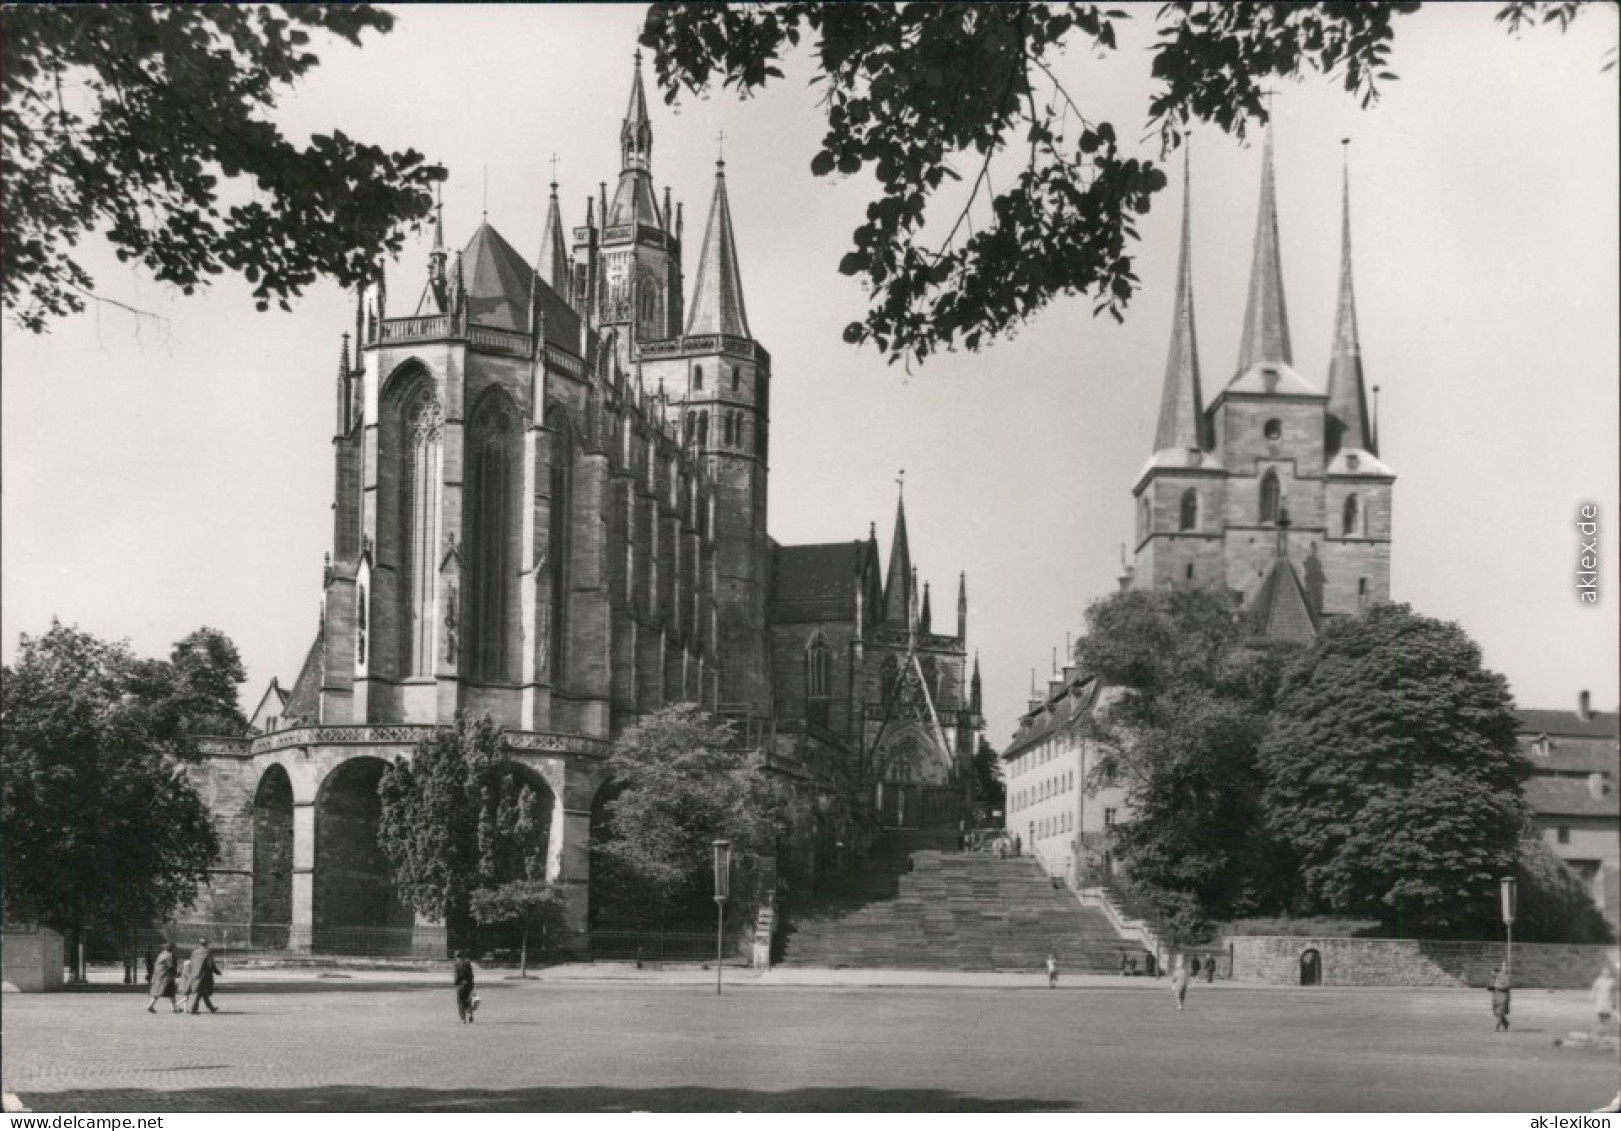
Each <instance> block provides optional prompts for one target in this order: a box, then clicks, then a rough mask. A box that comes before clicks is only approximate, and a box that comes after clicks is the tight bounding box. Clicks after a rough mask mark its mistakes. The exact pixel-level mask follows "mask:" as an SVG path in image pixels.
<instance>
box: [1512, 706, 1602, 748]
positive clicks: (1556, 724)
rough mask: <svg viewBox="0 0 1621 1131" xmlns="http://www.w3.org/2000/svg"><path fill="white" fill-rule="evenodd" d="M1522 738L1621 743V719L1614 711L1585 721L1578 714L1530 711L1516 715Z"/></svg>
mask: <svg viewBox="0 0 1621 1131" xmlns="http://www.w3.org/2000/svg"><path fill="white" fill-rule="evenodd" d="M1515 714H1517V715H1518V716H1519V718H1520V733H1521V734H1546V735H1550V736H1553V737H1556V738H1557V737H1568V738H1608V739H1611V740H1612V741H1613V740H1616V739H1621V715H1617V714H1616V712H1614V711H1594V712H1592V713H1591V714H1590V715H1589V716H1588V717H1587V718H1585V719H1584V718H1582V716H1580V715H1578V714H1577V713H1576V712H1575V711H1549V710H1543V709H1538V708H1534V707H1528V708H1525V709H1523V710H1520V711H1516V712H1515Z"/></svg>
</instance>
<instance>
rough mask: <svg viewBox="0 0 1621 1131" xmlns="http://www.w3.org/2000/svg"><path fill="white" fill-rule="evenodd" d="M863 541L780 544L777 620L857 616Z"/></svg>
mask: <svg viewBox="0 0 1621 1131" xmlns="http://www.w3.org/2000/svg"><path fill="white" fill-rule="evenodd" d="M860 565H861V543H859V542H821V543H814V544H811V545H805V546H779V547H777V550H776V560H775V566H776V568H775V570H774V571H773V578H772V593H771V602H772V607H773V617H772V619H773V620H774V621H777V622H779V623H793V622H796V621H810V620H854V619H855V612H856V584H857V580H858V579H857V572H858V570H859V568H860Z"/></svg>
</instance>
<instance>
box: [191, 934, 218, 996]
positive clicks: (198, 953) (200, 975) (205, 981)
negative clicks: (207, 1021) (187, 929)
mask: <svg viewBox="0 0 1621 1131" xmlns="http://www.w3.org/2000/svg"><path fill="white" fill-rule="evenodd" d="M219 973H220V968H219V964H218V963H216V962H215V961H214V952H213V951H211V950H209V949H208V940H207V939H199V940H198V941H197V949H196V950H194V951H192V952H191V979H190V982H189V984H188V989H187V993H186V996H187V999H188V1000H189V1002H190V1004H189V1006H188V1011H189V1012H191V1013H196V1012H197V1007H198V1006H199V1005H206V1006H208V1012H210V1013H218V1012H219V1010H218V1009H216V1008H214V979H215V977H217V976H218V975H219Z"/></svg>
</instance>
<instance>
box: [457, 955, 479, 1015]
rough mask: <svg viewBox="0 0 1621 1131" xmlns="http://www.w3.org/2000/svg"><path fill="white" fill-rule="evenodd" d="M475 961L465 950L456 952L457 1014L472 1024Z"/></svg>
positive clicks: (474, 1007)
mask: <svg viewBox="0 0 1621 1131" xmlns="http://www.w3.org/2000/svg"><path fill="white" fill-rule="evenodd" d="M476 1008H477V1006H475V1005H474V1004H473V962H472V960H471V959H470V958H468V957H467V952H466V951H465V950H458V951H457V952H456V1016H457V1017H460V1018H461V1019H462V1020H463V1021H464V1022H466V1023H467V1024H469V1025H471V1024H472V1023H473V1011H474V1010H475V1009H476Z"/></svg>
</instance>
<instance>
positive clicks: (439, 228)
mask: <svg viewBox="0 0 1621 1131" xmlns="http://www.w3.org/2000/svg"><path fill="white" fill-rule="evenodd" d="M445 258H446V256H445V202H444V201H443V200H441V199H439V198H438V197H437V195H436V196H435V199H434V203H433V250H432V251H430V252H428V289H429V290H430V291H431V292H432V293H433V298H434V301H435V302H436V303H438V304H439V310H440V312H441V313H443V312H444V311H445V310H448V309H449V294H448V291H447V286H448V283H447V280H446V278H445Z"/></svg>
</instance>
